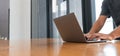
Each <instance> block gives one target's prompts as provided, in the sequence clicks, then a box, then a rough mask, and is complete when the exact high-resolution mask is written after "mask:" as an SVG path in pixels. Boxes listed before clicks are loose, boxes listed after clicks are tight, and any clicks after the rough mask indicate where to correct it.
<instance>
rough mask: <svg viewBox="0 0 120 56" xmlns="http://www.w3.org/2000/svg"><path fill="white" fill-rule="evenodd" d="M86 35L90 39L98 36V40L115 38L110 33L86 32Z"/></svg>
mask: <svg viewBox="0 0 120 56" xmlns="http://www.w3.org/2000/svg"><path fill="white" fill-rule="evenodd" d="M84 36H85V37H87V38H88V40H92V39H94V38H96V39H97V40H99V39H104V40H113V37H112V36H111V35H109V34H102V33H94V34H89V33H88V34H84Z"/></svg>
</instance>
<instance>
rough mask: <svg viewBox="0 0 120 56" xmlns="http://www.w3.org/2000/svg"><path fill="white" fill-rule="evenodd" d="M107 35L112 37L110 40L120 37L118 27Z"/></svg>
mask: <svg viewBox="0 0 120 56" xmlns="http://www.w3.org/2000/svg"><path fill="white" fill-rule="evenodd" d="M109 35H110V36H112V39H115V38H118V37H120V26H118V27H117V28H116V29H114V30H113V31H112V32H111V33H110V34H109Z"/></svg>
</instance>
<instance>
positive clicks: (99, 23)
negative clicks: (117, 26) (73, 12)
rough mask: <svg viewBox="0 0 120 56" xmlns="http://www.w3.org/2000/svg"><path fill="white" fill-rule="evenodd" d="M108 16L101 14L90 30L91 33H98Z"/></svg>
mask: <svg viewBox="0 0 120 56" xmlns="http://www.w3.org/2000/svg"><path fill="white" fill-rule="evenodd" d="M106 18H107V16H104V15H101V16H100V17H99V18H98V20H97V21H96V22H95V23H94V25H93V27H92V28H91V30H90V31H89V33H98V32H99V31H100V30H101V28H102V27H103V25H104V23H105V21H106Z"/></svg>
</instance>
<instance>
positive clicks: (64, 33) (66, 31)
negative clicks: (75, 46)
mask: <svg viewBox="0 0 120 56" xmlns="http://www.w3.org/2000/svg"><path fill="white" fill-rule="evenodd" d="M54 22H55V24H56V27H57V29H58V31H59V33H60V35H61V37H62V39H63V40H64V41H69V42H86V39H85V38H84V35H83V32H82V30H81V28H80V25H79V23H78V21H77V19H76V16H75V14H74V13H70V14H68V15H64V16H61V17H59V18H56V19H54Z"/></svg>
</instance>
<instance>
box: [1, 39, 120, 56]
mask: <svg viewBox="0 0 120 56" xmlns="http://www.w3.org/2000/svg"><path fill="white" fill-rule="evenodd" d="M0 56H120V41H116V40H114V41H111V42H105V43H68V42H64V43H63V42H61V41H60V40H59V39H33V40H14V41H8V40H0Z"/></svg>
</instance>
